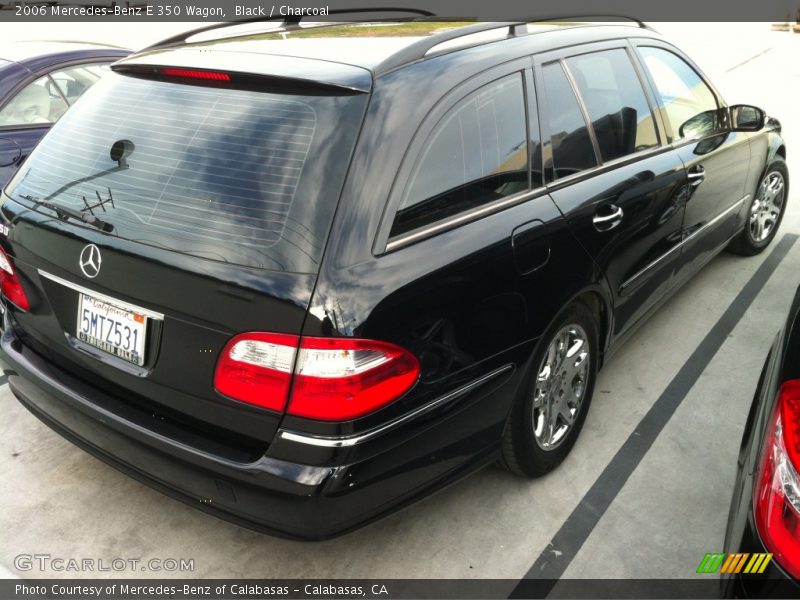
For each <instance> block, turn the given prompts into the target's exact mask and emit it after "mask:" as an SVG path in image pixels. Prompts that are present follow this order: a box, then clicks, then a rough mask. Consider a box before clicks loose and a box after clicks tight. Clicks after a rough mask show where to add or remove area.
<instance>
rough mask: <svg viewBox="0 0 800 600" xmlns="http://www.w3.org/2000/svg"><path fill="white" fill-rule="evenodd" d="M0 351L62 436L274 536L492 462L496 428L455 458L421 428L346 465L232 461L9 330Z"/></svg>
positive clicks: (376, 506) (33, 407) (322, 528)
mask: <svg viewBox="0 0 800 600" xmlns="http://www.w3.org/2000/svg"><path fill="white" fill-rule="evenodd" d="M0 350H1V352H0V354H2V357H3V359H4V360H5V361H6V362H7V363H8V365H9V367H10V368H11V372H10V374H9V376H8V382H9V387H10V389H11V391H12V392H13V393H14V395H15V396H16V397H17V399H18V400H19V401H20V402H21V403H22V404H23V405H24V406H25V407H26V408H27V409H28V410H29V411H30V412H32V413H33V414H34V415H35V416H36V417H38V418H39V419H40V420H41V421H43V422H44V423H45V424H46V425H48V426H49V427H50V428H52V429H53V430H54V431H56V432H57V433H59V434H60V435H62V436H63V437H65V438H67V439H68V440H70V441H71V442H73V443H75V444H76V445H78V446H79V447H81V448H83V449H84V450H86V451H87V452H89V453H91V454H92V455H94V456H96V457H97V458H99V459H101V460H103V461H105V462H106V463H108V464H110V465H111V466H113V467H115V468H116V469H118V470H120V471H122V472H124V473H126V474H128V475H130V476H131V477H133V478H135V479H137V480H139V481H141V482H143V483H145V484H147V485H149V486H151V487H153V488H155V489H157V490H159V491H161V492H163V493H165V494H167V495H169V496H172V497H173V498H176V499H178V500H181V501H183V502H185V503H187V504H189V505H191V506H193V507H195V508H198V509H200V510H203V511H205V512H208V513H211V514H213V515H215V516H217V517H220V518H223V519H225V520H228V521H231V522H234V523H236V524H238V525H241V526H244V527H247V528H250V529H255V530H258V531H262V532H264V533H269V534H273V535H279V536H282V537H290V538H296V539H306V540H313V539H325V538H329V537H333V536H336V535H340V534H342V533H345V532H347V531H349V530H352V529H355V528H357V527H360V526H362V525H364V524H366V523H368V522H370V521H373V520H375V519H377V518H380V517H381V516H383V515H385V514H387V513H388V512H391V511H393V510H395V509H397V508H399V507H400V506H402V505H404V504H407V503H409V502H411V501H413V500H415V499H416V498H418V497H420V496H422V495H425V494H427V493H430V492H431V491H433V490H434V489H436V488H439V487H443V486H444V485H447V484H448V483H451V482H453V481H455V480H456V479H458V478H459V477H461V476H463V475H464V474H466V473H468V472H471V471H473V470H475V469H476V468H479V467H480V466H483V465H484V464H486V463H487V462H489V461H491V460H493V458H494V457H495V451H496V446H494V445H493V444H491V443H487V441H488V440H491V439H492V438H493V437H494V436H495V435H496V438H495V439H496V440H499V437H500V432H499V431H497V432H494V433H493V434H489V435H487V433H488V432H487V430H486V429H485V425H484V429H483V430H482V431H481V432H480V435H477V436H473V437H472V439H471V440H464V439H463V438H462V439H461V440H460V443H458V444H457V446H458V448H459V450H460V451H459V452H455V453H453V452H444V453H441V454H439V455H438V456H436V457H435V458H434V457H433V456H431V455H430V453H431V452H432V451H433V452H436V451H439V452H441V451H442V449H443V446H442V444H443V443H444V442H443V437H442V434H441V428H440V427H429V428H427V431H425V432H423V433H420V434H419V435H416V436H415V438H414V439H409V440H407V441H406V442H405V443H401V444H399V445H396V446H394V447H392V448H391V449H390V450H387V451H386V452H382V453H380V454H378V455H376V456H372V457H370V458H369V459H365V460H364V461H362V462H359V463H356V464H349V465H347V466H310V465H304V464H298V463H295V462H291V461H288V460H284V459H278V458H273V457H270V456H269V452H268V453H267V455H265V456H262V457H260V458H259V459H257V460H255V461H253V462H248V463H242V462H236V461H234V460H230V459H228V458H224V457H222V456H220V455H215V454H213V453H210V452H206V451H203V450H199V449H198V448H196V447H192V446H191V445H188V444H185V443H182V442H180V441H177V440H176V439H174V438H173V437H170V436H169V435H168V434H165V433H164V432H158V431H154V430H152V429H150V428H147V427H143V426H142V425H141V424H139V423H137V422H136V420H135V419H134V418H132V417H131V418H128V417H130V415H128V414H126V411H127V410H130V407H127V406H126V404H125V403H124V402H123V401H122V400H120V399H116V398H110V397H105V396H103V395H102V393H101V392H99V391H98V390H97V389H95V388H92V387H90V386H88V385H87V384H86V383H84V382H83V381H81V380H79V379H77V378H75V377H74V376H72V375H70V374H69V373H67V372H66V371H64V370H62V369H60V368H58V367H56V366H54V365H52V364H51V363H49V362H48V361H47V360H46V359H44V358H43V357H41V356H40V355H38V354H36V353H35V352H33V351H32V350H31V349H30V348H29V347H27V346H26V345H25V344H23V343H22V342H21V341H20V339H19V338H18V337H17V336H16V335H15V333H14V331H13V329H7V330H6V331H5V332H4V333H3V336H2V339H0ZM507 381H508V380H506V382H507ZM505 387H508V386H505ZM483 396H487V394H486V393H485V391H484V394H483ZM495 398H496V396H495ZM480 404H482V402H477V403H472V406H471V407H470V408H471V410H465V411H461V412H460V413H459V412H455V411H454V414H450V415H449V416H448V419H449V421H450V424H451V425H452V424H453V421H456V422H457V421H459V420H461V419H465V420H467V421H468V422H474V414H466V415H465V414H464V413H473V411H476V410H480V406H479V405H480ZM438 424H439V425H441V424H442V423H438ZM456 425H457V423H456ZM461 431H462V434H463V433H464V430H463V429H462V430H461ZM470 442H471V443H470ZM450 447H451V448H452V447H453V446H452V445H451V446H450ZM445 448H446V445H445Z"/></svg>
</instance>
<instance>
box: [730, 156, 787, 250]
mask: <svg viewBox="0 0 800 600" xmlns="http://www.w3.org/2000/svg"><path fill="white" fill-rule="evenodd" d="M775 177H780V178H782V180H783V187H782V190H781V195H782V198H781V201H780V211H779V212H778V215H777V217H774V218H773V219H774V220H773V221H772V223H773V225H772V227H771V228H770V229H769V231H768V233H767V235H765V236H764V237H763V238H760V239H759V237H758V233H757V224H755V223H754V222H753V220H752V212H753V208H754V205H756V207H758V205H757V204H756V203H760V202H761V195H762V194H763V192H764V185H765V182H769V181H770V179H772V180H774V178H775ZM788 199H789V170H788V169H787V168H786V161H785V160H783V158H782V157H780V156H776V157H775V160H773V161H772V162H771V163H770V165H769V166H768V167H767V168H766V170H765V171H764V176H763V177H762V178H761V179H760V180H759V181H758V185H757V186H756V189H755V191H754V192H753V198H752V200H750V204H749V205H748V207H747V217H746V222H745V226H744V229H742V231H741V232H740V233H739V234H738V235H737V236H736V237H735V238H733V240H732V241H731V243H730V245H729V246H728V250H730V251H731V252H733V253H734V254H740V255H742V256H755V255H756V254H759V253H761V252H763V251H764V248H766V247H767V246H769V245H770V244H771V243H772V240H773V239H775V235H776V234H777V233H778V228H779V227H780V225H781V221H783V215H784V214H785V213H786V202H787V200H788ZM762 209H763V210H764V211H765V214H766V212H770V211H768V210H767V209H766V207H764V206H763V205H762ZM770 214H774V211H771V212H770Z"/></svg>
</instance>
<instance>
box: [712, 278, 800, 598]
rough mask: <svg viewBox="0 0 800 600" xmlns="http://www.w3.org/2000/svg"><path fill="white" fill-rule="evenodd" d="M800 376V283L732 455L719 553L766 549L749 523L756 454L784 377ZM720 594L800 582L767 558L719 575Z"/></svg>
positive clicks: (766, 593)
mask: <svg viewBox="0 0 800 600" xmlns="http://www.w3.org/2000/svg"><path fill="white" fill-rule="evenodd" d="M790 379H800V288H798V289H797V293H796V294H795V297H794V300H793V302H792V305H791V308H790V309H789V315H788V317H787V320H786V324H785V325H784V327H783V328H782V329H781V331H780V332H779V333H778V335H777V336H776V337H775V341H774V342H773V344H772V348H771V349H770V352H769V355H768V356H767V360H766V361H765V363H764V368H763V369H762V371H761V376H760V377H759V380H758V385H757V387H756V391H755V395H754V397H753V403H752V405H751V406H750V412H749V413H748V415H747V422H746V424H745V429H744V434H743V436H742V445H741V449H740V450H739V457H738V460H737V475H736V483H735V485H734V489H733V498H732V499H731V506H730V512H729V515H728V525H727V528H726V532H725V544H724V547H723V548H724V552H748V553H751V554H752V553H758V552H761V553H766V552H769V550H768V549H767V548H766V547H765V546H764V542H763V541H762V540H761V536H760V535H759V533H758V530H757V528H756V525H755V515H754V512H753V489H754V487H755V484H756V482H755V477H756V473H757V470H758V466H759V462H760V459H761V451H762V449H763V446H764V436H765V435H766V431H767V427H768V425H769V420H770V417H771V416H772V413H773V409H774V408H775V401H776V399H777V397H778V390H779V389H780V387H781V385H782V384H783V382H784V381H788V380H790ZM721 583H722V593H723V596H724V597H726V598H797V597H798V596H800V582H798V581H797V580H796V579H794V578H793V577H792V576H791V575H789V574H788V573H787V572H786V571H785V570H784V569H783V568H781V566H780V564H779V563H778V562H777V561H776V560H773V561H772V562H770V564H769V566H768V567H767V569H766V571H765V572H764V573H762V574H759V575H751V574H744V573H738V574H727V575H723V576H722V582H721Z"/></svg>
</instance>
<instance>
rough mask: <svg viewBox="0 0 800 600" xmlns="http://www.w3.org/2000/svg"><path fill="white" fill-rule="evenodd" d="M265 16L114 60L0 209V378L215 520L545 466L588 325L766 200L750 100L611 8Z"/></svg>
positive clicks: (594, 328)
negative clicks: (439, 15)
mask: <svg viewBox="0 0 800 600" xmlns="http://www.w3.org/2000/svg"><path fill="white" fill-rule="evenodd" d="M270 26H271V25H270V24H265V25H264V30H263V31H262V32H258V33H253V32H252V31H249V32H247V33H246V34H245V33H238V34H237V33H236V28H229V27H227V26H222V27H220V26H217V27H216V28H213V29H205V30H204V31H201V32H199V33H198V32H194V34H193V35H188V34H187V35H186V36H179V37H177V38H173V39H170V40H166V41H165V42H162V43H160V44H158V45H156V46H154V47H151V48H149V49H146V50H144V51H142V52H140V53H138V54H135V55H133V56H131V57H129V58H127V59H125V60H122V61H120V62H118V63H116V64H115V65H113V67H112V73H111V74H110V75H108V76H107V77H105V78H103V80H102V81H101V82H99V83H98V84H96V85H95V86H94V87H93V88H92V89H91V90H90V91H89V92H87V93H86V94H85V95H84V96H83V97H82V98H81V99H80V101H79V102H77V104H76V105H75V107H74V108H73V109H71V110H70V111H69V112H68V113H67V114H66V115H65V116H64V117H63V118H62V119H61V120H60V121H59V122H58V124H57V125H56V126H55V127H53V129H52V131H51V132H50V133H49V134H48V135H47V136H46V137H45V139H44V140H43V141H42V142H41V143H40V144H39V145H38V147H37V148H36V149H35V151H34V152H33V153H32V154H31V156H30V157H29V158H28V160H27V161H26V162H25V163H24V165H23V166H22V167H21V169H20V170H19V171H18V173H17V174H16V176H15V177H14V178H13V180H12V181H11V182H10V183H9V185H8V186H7V187H6V188H5V190H4V192H3V195H2V204H1V205H0V215H1V216H0V245H1V246H2V252H0V283H2V296H3V306H4V308H3V312H4V318H3V335H2V357H3V359H4V360H5V361H6V362H7V363H8V365H9V366H10V371H11V374H10V375H9V378H8V379H9V384H10V387H11V389H12V391H13V393H14V394H15V395H16V397H17V398H18V399H19V400H20V402H22V403H23V404H24V405H25V406H26V407H27V408H28V409H29V410H30V411H31V412H32V413H33V414H34V415H36V416H37V417H38V418H40V419H41V420H42V421H44V422H45V423H46V424H47V425H49V426H50V427H52V428H53V429H54V430H56V431H57V432H59V433H60V434H62V435H63V436H65V437H67V438H68V439H70V440H72V441H73V442H74V443H76V444H78V445H79V446H81V447H83V448H85V449H86V450H87V451H89V452H91V453H92V454H94V455H96V456H98V457H99V458H101V459H103V460H105V461H106V462H108V463H110V464H111V465H113V466H115V467H116V468H118V469H120V470H122V471H124V472H126V473H128V474H130V475H131V476H133V477H136V478H137V479H140V480H141V481H143V482H145V483H147V484H148V485H151V486H153V487H156V488H158V489H160V490H162V491H164V492H165V493H167V494H170V495H172V496H174V497H176V498H179V499H181V500H183V501H186V502H188V503H190V504H192V505H194V506H196V507H198V508H201V509H203V510H206V511H208V512H211V513H213V514H216V515H218V516H220V517H223V518H226V519H230V520H232V521H234V522H236V523H239V524H241V525H245V526H248V527H253V528H256V529H260V530H263V531H267V532H272V533H278V534H281V535H286V536H292V537H299V538H306V539H317V538H324V537H328V536H332V535H336V534H340V533H342V532H345V531H347V530H350V529H353V528H355V527H357V526H359V525H363V524H364V523H366V522H368V521H370V520H373V519H375V518H377V517H379V516H381V515H383V514H386V513H387V512H388V511H391V510H393V509H395V508H397V507H399V506H401V505H404V504H407V503H409V502H412V501H413V500H415V499H417V498H420V497H421V496H423V495H425V494H428V493H430V492H431V491H432V490H434V489H437V488H440V487H441V486H444V485H446V484H448V483H451V482H453V481H454V480H456V479H457V478H459V477H461V476H463V475H465V474H467V473H469V472H471V471H474V470H475V469H477V468H479V467H481V466H483V465H485V464H488V463H491V462H494V461H498V460H499V461H500V462H501V463H502V464H503V465H505V466H506V467H507V468H508V469H509V470H510V471H512V472H514V473H517V474H519V475H526V476H536V475H540V474H543V473H546V472H548V471H550V470H551V469H553V468H554V467H556V466H557V465H558V464H559V463H560V462H561V461H562V460H563V459H564V457H565V456H566V455H567V453H568V452H569V451H570V449H571V448H572V446H573V445H574V444H575V441H576V439H577V437H578V434H579V432H580V430H581V427H582V425H583V422H584V420H585V419H586V417H587V412H588V410H589V404H590V401H591V398H592V390H593V387H594V382H595V378H596V375H597V372H598V369H599V368H600V367H601V366H602V365H603V362H604V361H605V360H608V357H609V355H610V353H611V352H612V351H613V349H614V348H616V347H618V346H619V344H620V343H621V342H622V341H623V340H624V339H625V338H626V336H628V335H629V334H630V333H631V332H632V331H633V330H634V329H635V328H636V326H637V325H639V324H640V323H642V322H643V321H644V320H645V318H646V317H647V316H648V315H649V314H651V313H652V312H653V311H654V310H655V309H656V308H657V307H658V306H659V305H660V304H662V303H663V302H664V301H665V300H666V299H667V298H668V297H669V295H670V293H671V292H673V291H674V290H676V289H677V288H678V287H679V286H680V285H681V284H682V283H684V282H685V281H686V280H687V279H688V278H689V277H691V276H692V274H694V273H695V272H697V270H698V269H700V268H701V267H702V266H703V265H704V264H705V263H707V262H708V261H709V260H711V258H712V257H713V256H714V255H715V254H716V253H717V252H719V251H720V250H722V249H724V248H726V247H729V248H731V249H733V250H735V251H737V252H739V253H741V254H745V255H747V254H755V253H758V252H760V251H761V250H763V249H764V248H765V247H766V246H767V245H768V244H769V243H770V242H771V241H772V239H773V238H774V237H775V234H776V232H777V229H778V227H779V225H780V221H781V217H782V215H783V212H784V208H785V204H786V198H787V192H788V173H787V169H786V163H785V161H784V159H785V156H786V149H785V146H784V142H783V141H782V139H781V135H780V124H779V123H778V122H777V121H776V120H774V119H771V118H767V117H766V116H765V114H764V112H763V111H761V110H760V109H758V108H755V107H752V106H746V105H737V106H728V105H726V104H725V102H724V101H723V99H722V98H721V96H720V95H719V93H718V92H717V91H716V90H715V89H714V87H713V86H712V85H711V84H710V83H709V81H708V80H707V79H706V78H705V77H704V75H703V74H702V73H701V71H700V70H699V69H698V68H697V66H696V65H695V64H694V63H692V61H691V60H689V59H688V58H687V57H686V56H685V55H684V54H683V53H681V51H680V50H678V49H676V48H675V47H674V46H672V45H671V44H669V43H668V42H666V41H665V40H663V39H662V38H661V37H660V36H659V35H658V34H657V33H656V32H654V31H652V30H651V29H649V28H647V27H645V26H643V25H641V24H640V25H639V26H636V25H634V26H629V25H624V24H616V25H612V24H601V25H598V24H585V23H584V24H581V23H568V22H563V21H561V22H558V23H556V22H538V23H527V22H519V23H478V24H464V23H445V22H441V21H437V20H432V19H424V18H422V19H411V20H407V21H394V22H350V23H329V24H322V25H320V24H318V23H317V24H313V25H311V24H309V25H307V26H303V24H302V23H298V22H291V23H284V24H283V25H279V26H276V27H274V28H272V29H270ZM609 401H613V399H609Z"/></svg>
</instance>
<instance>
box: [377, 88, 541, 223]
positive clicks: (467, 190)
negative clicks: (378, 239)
mask: <svg viewBox="0 0 800 600" xmlns="http://www.w3.org/2000/svg"><path fill="white" fill-rule="evenodd" d="M527 144H528V139H527V126H526V120H525V96H524V93H523V87H522V75H521V74H515V75H510V76H508V77H504V78H503V79H500V80H498V81H495V82H493V83H491V84H489V85H487V86H485V87H483V88H481V89H480V90H478V91H476V92H474V93H472V94H471V95H469V96H467V97H466V98H464V99H463V100H461V101H460V102H459V103H458V104H457V105H456V106H454V107H453V109H452V110H451V111H450V112H449V113H448V114H447V115H445V117H444V118H443V119H442V120H441V121H440V122H439V124H438V125H437V126H436V128H435V129H434V130H433V132H432V133H431V135H430V138H429V141H428V143H427V144H426V146H425V148H424V149H423V150H422V152H421V153H420V158H419V160H418V162H417V165H416V167H415V169H414V172H413V174H412V175H411V179H410V182H409V184H408V187H407V188H406V192H405V194H404V196H403V199H402V201H401V204H400V208H399V210H398V212H397V215H396V216H395V221H394V224H393V225H392V230H391V234H390V235H391V236H397V235H402V234H403V233H407V232H409V231H412V230H414V229H418V228H420V227H424V226H426V225H430V224H432V223H435V222H437V221H440V220H442V219H445V218H447V217H450V216H453V215H456V214H458V213H460V212H464V211H466V210H470V209H472V208H475V207H477V206H481V205H484V204H488V203H490V202H493V201H495V200H499V199H501V198H505V197H507V196H511V195H513V194H516V193H518V192H522V191H525V190H527V189H528V147H527Z"/></svg>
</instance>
